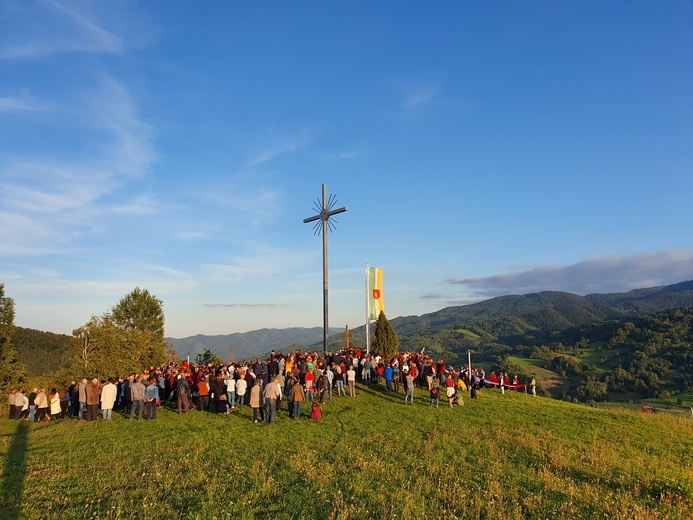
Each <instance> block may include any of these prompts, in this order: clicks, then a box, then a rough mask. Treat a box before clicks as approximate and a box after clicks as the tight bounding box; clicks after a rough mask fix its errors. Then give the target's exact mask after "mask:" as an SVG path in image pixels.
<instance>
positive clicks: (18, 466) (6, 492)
mask: <svg viewBox="0 0 693 520" xmlns="http://www.w3.org/2000/svg"><path fill="white" fill-rule="evenodd" d="M28 432H29V425H28V424H27V423H26V422H25V421H19V423H18V424H17V429H16V430H15V432H14V435H13V437H12V441H11V442H10V446H9V449H8V451H7V455H6V456H5V467H4V470H3V478H2V483H0V516H2V518H3V519H4V520H14V519H17V518H20V514H19V513H20V509H21V505H22V491H23V488H24V477H25V476H26V471H27V467H26V453H27V447H28V441H27V437H28Z"/></svg>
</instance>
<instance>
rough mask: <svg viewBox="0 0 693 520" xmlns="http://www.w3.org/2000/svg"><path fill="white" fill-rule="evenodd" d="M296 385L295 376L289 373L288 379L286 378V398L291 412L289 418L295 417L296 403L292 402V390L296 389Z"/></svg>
mask: <svg viewBox="0 0 693 520" xmlns="http://www.w3.org/2000/svg"><path fill="white" fill-rule="evenodd" d="M295 383H296V378H295V377H294V375H293V374H292V373H291V372H289V373H288V374H287V375H286V377H285V378H284V395H285V396H286V405H287V408H288V410H289V417H293V416H294V413H293V407H294V403H293V402H292V401H291V390H292V389H293V387H294V384H295Z"/></svg>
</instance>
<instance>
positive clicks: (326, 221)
mask: <svg viewBox="0 0 693 520" xmlns="http://www.w3.org/2000/svg"><path fill="white" fill-rule="evenodd" d="M336 203H337V198H336V197H335V196H334V195H330V197H329V199H328V197H327V185H326V184H323V185H322V204H320V201H318V202H316V204H315V209H316V210H318V211H319V213H318V214H317V215H315V216H314V217H309V218H306V219H303V223H304V224H307V223H308V222H315V226H314V228H313V229H314V230H315V234H319V233H322V329H323V332H322V351H323V352H327V333H328V330H329V323H328V319H327V231H328V229H330V228H333V227H334V224H333V223H332V222H330V217H331V216H333V215H336V214H338V213H344V212H345V211H346V210H347V208H346V206H345V207H343V208H338V209H332V208H333V207H334V205H335V204H336ZM317 221H319V222H317Z"/></svg>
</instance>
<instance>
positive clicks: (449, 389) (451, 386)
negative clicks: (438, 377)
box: [445, 372, 455, 408]
mask: <svg viewBox="0 0 693 520" xmlns="http://www.w3.org/2000/svg"><path fill="white" fill-rule="evenodd" d="M445 394H446V395H447V397H448V404H449V405H450V408H452V403H453V401H454V400H455V380H454V379H453V378H452V374H451V373H449V372H448V375H447V377H446V378H445Z"/></svg>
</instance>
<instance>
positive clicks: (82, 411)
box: [77, 378, 87, 421]
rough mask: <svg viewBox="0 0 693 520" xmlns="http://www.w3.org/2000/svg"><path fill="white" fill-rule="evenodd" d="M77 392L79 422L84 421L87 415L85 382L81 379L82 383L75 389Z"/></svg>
mask: <svg viewBox="0 0 693 520" xmlns="http://www.w3.org/2000/svg"><path fill="white" fill-rule="evenodd" d="M77 391H78V392H79V420H80V421H82V420H84V418H85V416H86V415H87V380H86V378H85V379H82V382H81V383H80V384H79V386H78V387H77Z"/></svg>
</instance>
